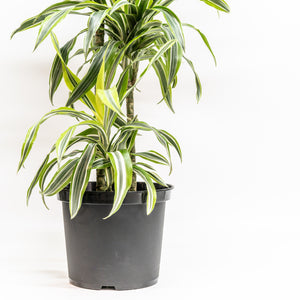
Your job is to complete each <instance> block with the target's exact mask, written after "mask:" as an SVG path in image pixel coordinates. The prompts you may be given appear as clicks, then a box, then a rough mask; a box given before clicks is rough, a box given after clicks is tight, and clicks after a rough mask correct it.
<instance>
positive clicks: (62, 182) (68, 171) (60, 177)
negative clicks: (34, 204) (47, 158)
mask: <svg viewBox="0 0 300 300" xmlns="http://www.w3.org/2000/svg"><path fill="white" fill-rule="evenodd" d="M77 163H78V158H75V159H72V160H69V161H67V162H66V163H65V164H64V165H63V166H61V167H60V168H59V169H58V170H57V171H56V173H55V174H54V175H53V177H52V179H51V181H50V182H49V184H48V185H47V187H46V188H45V190H44V191H43V194H44V195H46V196H53V195H56V194H57V193H58V192H60V191H61V190H62V189H63V188H64V187H66V186H67V185H68V184H69V183H70V181H71V178H72V174H73V171H74V167H75V165H76V164H77Z"/></svg>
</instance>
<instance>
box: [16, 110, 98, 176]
mask: <svg viewBox="0 0 300 300" xmlns="http://www.w3.org/2000/svg"><path fill="white" fill-rule="evenodd" d="M55 115H67V116H71V117H74V118H79V119H81V120H84V121H87V120H91V121H93V122H94V118H93V117H91V116H90V115H88V114H86V113H84V112H79V111H76V110H74V109H72V108H69V107H62V108H58V109H55V110H52V111H50V112H49V113H47V114H45V115H44V116H43V117H42V118H41V120H40V121H39V122H38V123H37V124H35V125H33V126H32V127H30V128H29V130H28V132H27V134H26V137H25V141H24V143H23V146H22V150H21V158H20V162H19V166H18V171H19V170H20V169H21V167H22V166H23V165H24V162H25V160H26V158H27V157H28V155H29V153H30V151H31V149H32V146H33V143H34V142H35V140H36V137H37V133H38V131H39V128H40V125H41V124H42V123H44V122H45V121H46V120H48V119H49V118H51V117H53V116H55Z"/></svg>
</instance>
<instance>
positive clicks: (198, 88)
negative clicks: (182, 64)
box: [183, 56, 202, 102]
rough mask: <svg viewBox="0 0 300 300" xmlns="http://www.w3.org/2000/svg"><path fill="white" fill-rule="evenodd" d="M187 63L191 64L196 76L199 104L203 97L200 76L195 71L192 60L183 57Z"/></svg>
mask: <svg viewBox="0 0 300 300" xmlns="http://www.w3.org/2000/svg"><path fill="white" fill-rule="evenodd" d="M183 58H184V59H185V60H186V62H187V63H188V64H189V66H190V67H191V69H192V71H193V73H194V76H195V83H196V89H197V90H196V99H197V102H199V101H200V98H201V96H202V86H201V82H200V79H199V76H198V74H197V72H196V70H195V67H194V64H193V62H192V61H191V60H189V59H188V58H187V57H185V56H184V57H183Z"/></svg>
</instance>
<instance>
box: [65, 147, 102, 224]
mask: <svg viewBox="0 0 300 300" xmlns="http://www.w3.org/2000/svg"><path fill="white" fill-rule="evenodd" d="M95 147H96V145H95V144H88V145H87V146H86V147H85V149H84V151H83V153H82V155H81V157H80V158H79V161H78V163H77V165H76V167H75V169H74V172H73V175H72V179H71V185H70V202H69V206H70V207H69V208H70V215H71V219H74V218H75V217H76V215H77V214H78V211H79V209H80V207H81V204H82V198H83V194H84V192H85V190H86V187H87V185H88V181H89V178H90V174H91V170H92V165H93V162H94V157H95Z"/></svg>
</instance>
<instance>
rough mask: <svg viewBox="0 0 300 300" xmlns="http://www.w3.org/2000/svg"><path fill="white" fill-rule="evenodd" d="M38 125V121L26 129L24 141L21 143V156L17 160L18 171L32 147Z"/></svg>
mask: <svg viewBox="0 0 300 300" xmlns="http://www.w3.org/2000/svg"><path fill="white" fill-rule="evenodd" d="M39 127H40V124H39V123H38V124H36V125H33V126H32V127H30V128H29V130H28V131H27V134H26V137H25V141H24V143H23V145H22V150H21V158H20V161H19V166H18V171H20V169H21V167H22V166H23V165H24V162H25V160H26V158H27V157H28V155H29V153H30V151H31V149H32V146H33V143H34V141H35V140H36V137H37V133H38V131H39Z"/></svg>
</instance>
